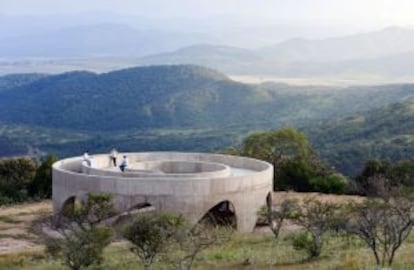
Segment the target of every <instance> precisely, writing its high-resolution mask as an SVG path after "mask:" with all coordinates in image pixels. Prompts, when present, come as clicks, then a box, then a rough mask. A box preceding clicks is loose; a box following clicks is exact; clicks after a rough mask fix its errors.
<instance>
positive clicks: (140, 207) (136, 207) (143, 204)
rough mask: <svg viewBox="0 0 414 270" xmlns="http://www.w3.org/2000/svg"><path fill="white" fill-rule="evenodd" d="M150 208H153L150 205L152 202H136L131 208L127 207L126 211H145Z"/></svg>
mask: <svg viewBox="0 0 414 270" xmlns="http://www.w3.org/2000/svg"><path fill="white" fill-rule="evenodd" d="M150 210H155V208H154V206H152V204H150V203H148V202H141V203H137V204H135V205H134V206H132V207H131V208H129V209H128V212H136V211H139V212H141V211H142V212H145V211H150Z"/></svg>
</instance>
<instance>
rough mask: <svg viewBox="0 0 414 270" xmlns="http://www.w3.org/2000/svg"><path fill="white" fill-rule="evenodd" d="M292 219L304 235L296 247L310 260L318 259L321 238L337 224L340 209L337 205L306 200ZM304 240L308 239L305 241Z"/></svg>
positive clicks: (321, 242)
mask: <svg viewBox="0 0 414 270" xmlns="http://www.w3.org/2000/svg"><path fill="white" fill-rule="evenodd" d="M296 209H298V210H299V211H298V212H297V213H296V214H295V215H294V216H293V217H292V220H293V222H294V223H295V224H297V225H299V226H301V227H303V228H304V229H305V232H306V234H305V235H304V236H301V237H300V241H299V242H300V243H301V244H299V242H298V244H297V247H300V248H304V249H305V251H306V252H307V253H308V255H309V257H310V258H314V257H318V256H319V255H320V254H321V251H322V246H323V238H322V236H323V235H324V234H325V233H326V232H327V231H328V230H330V229H331V228H332V227H333V225H334V224H336V223H337V221H338V218H339V213H340V211H339V210H340V207H339V205H337V204H334V203H329V202H321V201H318V200H316V199H313V198H311V199H307V200H305V201H304V202H303V204H302V205H301V206H300V207H297V208H296ZM306 238H309V239H308V240H309V241H307V240H306Z"/></svg>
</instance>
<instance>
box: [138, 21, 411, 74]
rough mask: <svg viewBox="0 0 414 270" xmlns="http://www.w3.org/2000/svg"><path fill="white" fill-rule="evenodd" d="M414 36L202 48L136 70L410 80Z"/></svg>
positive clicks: (385, 33)
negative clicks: (176, 67) (185, 68)
mask: <svg viewBox="0 0 414 270" xmlns="http://www.w3.org/2000/svg"><path fill="white" fill-rule="evenodd" d="M413 48H414V30H411V29H405V28H398V27H392V28H387V29H384V30H382V31H377V32H370V33H364V34H357V35H350V36H345V37H336V38H327V39H321V40H309V39H303V38H297V39H291V40H288V41H285V42H281V43H279V44H277V45H274V46H268V47H265V48H261V49H256V50H252V49H251V50H243V49H240V48H234V47H226V50H223V51H220V50H218V49H217V46H213V45H207V44H206V45H203V46H198V50H197V51H195V50H194V47H187V48H181V49H179V50H177V51H173V52H169V53H163V54H158V55H152V56H147V57H143V58H140V59H138V60H137V64H142V65H152V64H157V65H161V64H198V65H205V66H209V67H212V68H216V69H218V70H221V71H223V72H226V73H230V74H257V75H275V76H292V77H295V76H322V75H323V76H335V75H366V74H371V75H378V76H406V75H411V74H410V73H409V71H408V70H409V69H411V68H413V67H414V64H413V61H411V59H413V57H414V49H413Z"/></svg>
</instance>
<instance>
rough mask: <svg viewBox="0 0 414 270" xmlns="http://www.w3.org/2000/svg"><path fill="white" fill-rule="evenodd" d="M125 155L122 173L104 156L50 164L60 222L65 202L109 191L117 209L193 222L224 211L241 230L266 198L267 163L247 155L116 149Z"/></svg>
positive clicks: (270, 178)
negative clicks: (146, 211)
mask: <svg viewBox="0 0 414 270" xmlns="http://www.w3.org/2000/svg"><path fill="white" fill-rule="evenodd" d="M124 155H126V156H127V157H128V160H129V163H128V166H127V168H126V170H125V171H124V172H122V171H121V170H120V169H119V168H118V167H115V166H113V165H112V161H111V159H110V156H109V155H108V154H100V155H92V156H91V165H90V166H88V164H87V163H86V162H84V161H83V158H82V157H73V158H68V159H63V160H60V161H57V162H56V163H55V164H53V209H54V215H55V220H56V221H58V220H59V218H60V215H61V212H62V209H63V207H64V206H65V205H67V204H71V203H74V202H75V200H83V199H85V198H86V196H87V194H88V193H110V194H112V195H113V200H114V204H115V207H116V209H117V210H118V211H119V212H125V211H132V210H135V209H138V208H140V207H143V206H152V207H153V208H154V209H155V210H157V211H168V212H171V213H176V214H182V215H184V216H185V217H186V218H187V219H188V220H189V221H190V222H191V223H193V224H195V223H197V222H199V221H200V220H202V219H203V218H205V217H206V216H208V215H210V214H216V213H220V212H226V213H227V212H228V213H230V214H232V215H233V216H234V223H235V224H234V225H235V227H237V229H238V230H239V231H242V232H249V231H252V230H253V229H254V226H255V223H256V220H257V217H256V216H257V214H256V213H257V211H258V210H259V209H260V207H261V206H263V205H265V204H266V202H267V201H268V200H269V199H270V194H271V191H272V183H273V167H272V165H271V164H269V163H267V162H264V161H260V160H256V159H252V158H246V157H238V156H230V155H222V154H207V153H182V152H146V153H119V154H118V160H120V159H121V157H122V156H124Z"/></svg>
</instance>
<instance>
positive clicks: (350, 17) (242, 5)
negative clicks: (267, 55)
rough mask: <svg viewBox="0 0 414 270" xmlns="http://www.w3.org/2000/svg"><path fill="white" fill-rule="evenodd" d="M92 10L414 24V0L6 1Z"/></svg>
mask: <svg viewBox="0 0 414 270" xmlns="http://www.w3.org/2000/svg"><path fill="white" fill-rule="evenodd" d="M91 11H93V12H94V11H100V12H106V11H108V12H115V13H119V14H128V15H141V16H142V15H145V16H147V17H154V18H171V17H193V18H194V17H195V18H205V17H209V16H214V15H225V14H229V15H237V16H240V17H246V18H247V17H249V18H258V19H259V20H260V19H261V20H263V21H269V20H270V21H274V22H295V21H298V22H301V21H318V22H329V23H345V24H366V25H371V26H375V25H378V26H384V25H400V26H407V25H414V16H413V15H412V12H413V11H414V1H413V0H0V14H3V15H28V14H30V15H46V14H48V15H50V14H77V13H83V12H91Z"/></svg>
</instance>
